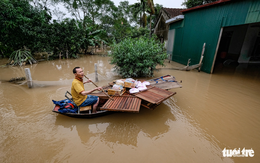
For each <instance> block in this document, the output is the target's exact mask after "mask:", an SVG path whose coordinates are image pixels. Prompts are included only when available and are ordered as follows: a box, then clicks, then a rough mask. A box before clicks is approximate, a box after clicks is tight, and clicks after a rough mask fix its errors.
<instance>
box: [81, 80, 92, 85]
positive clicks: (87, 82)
mask: <svg viewBox="0 0 260 163" xmlns="http://www.w3.org/2000/svg"><path fill="white" fill-rule="evenodd" d="M89 82H92V80H91V79H89V80H87V81H85V82H83V84H86V83H89Z"/></svg>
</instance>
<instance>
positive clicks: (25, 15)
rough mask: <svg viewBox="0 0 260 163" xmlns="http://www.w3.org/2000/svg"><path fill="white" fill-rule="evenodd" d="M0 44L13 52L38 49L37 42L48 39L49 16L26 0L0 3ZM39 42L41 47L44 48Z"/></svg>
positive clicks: (10, 0) (42, 43)
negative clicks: (23, 49) (22, 49)
mask: <svg viewBox="0 0 260 163" xmlns="http://www.w3.org/2000/svg"><path fill="white" fill-rule="evenodd" d="M0 15H1V17H0V29H1V31H0V34H1V37H0V42H1V45H2V46H5V47H9V48H11V49H13V50H18V49H21V48H24V46H26V47H27V48H29V49H31V50H34V49H35V48H39V45H38V42H39V41H41V40H44V39H46V38H48V36H47V34H48V32H46V31H47V30H48V27H49V22H50V20H51V16H50V15H49V13H48V12H47V11H46V10H41V9H39V8H35V7H33V6H31V5H30V4H29V2H28V1H26V0H3V1H0ZM45 43H46V42H43V41H42V42H41V47H44V46H46V44H45Z"/></svg>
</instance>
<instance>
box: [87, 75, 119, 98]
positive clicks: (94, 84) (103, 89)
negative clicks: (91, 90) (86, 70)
mask: <svg viewBox="0 0 260 163" xmlns="http://www.w3.org/2000/svg"><path fill="white" fill-rule="evenodd" d="M84 76H85V78H87V79H88V80H89V78H88V77H87V76H86V75H84ZM91 83H93V84H94V85H95V86H96V87H98V85H96V84H95V83H94V82H93V81H91ZM101 90H102V92H104V94H105V95H106V96H107V97H109V99H111V100H114V99H113V98H112V97H110V96H109V95H108V94H107V93H106V92H105V91H104V89H103V88H101Z"/></svg>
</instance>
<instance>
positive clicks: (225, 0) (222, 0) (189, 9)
mask: <svg viewBox="0 0 260 163" xmlns="http://www.w3.org/2000/svg"><path fill="white" fill-rule="evenodd" d="M229 1H231V0H219V1H215V2H211V3H207V4H204V5H200V6H195V7H192V8H188V9H186V10H182V11H181V12H183V13H184V12H188V11H193V10H196V9H201V8H205V7H209V6H213V5H217V4H220V3H224V2H229Z"/></svg>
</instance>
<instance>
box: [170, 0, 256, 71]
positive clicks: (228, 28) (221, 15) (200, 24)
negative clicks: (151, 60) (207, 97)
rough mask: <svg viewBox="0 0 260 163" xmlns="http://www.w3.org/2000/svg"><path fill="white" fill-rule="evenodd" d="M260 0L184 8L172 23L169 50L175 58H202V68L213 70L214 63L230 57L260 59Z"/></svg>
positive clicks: (182, 60) (246, 60) (232, 0)
mask: <svg viewBox="0 0 260 163" xmlns="http://www.w3.org/2000/svg"><path fill="white" fill-rule="evenodd" d="M259 9H260V1H259V0H219V1H216V2H212V3H209V4H205V5H201V6H196V7H193V8H189V9H185V10H182V11H181V12H182V13H183V15H181V16H175V17H174V18H171V19H169V20H167V21H166V23H167V24H169V31H168V42H169V44H168V45H169V46H167V52H168V53H169V54H170V55H172V60H173V61H176V62H179V63H182V64H186V63H187V60H188V59H189V58H191V64H196V63H198V62H199V60H200V56H201V51H202V46H203V44H204V43H206V48H205V53H204V59H203V65H202V68H201V70H202V71H205V72H207V73H213V70H214V65H215V64H216V63H219V62H223V61H227V60H229V61H230V62H237V63H260V12H259Z"/></svg>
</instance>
